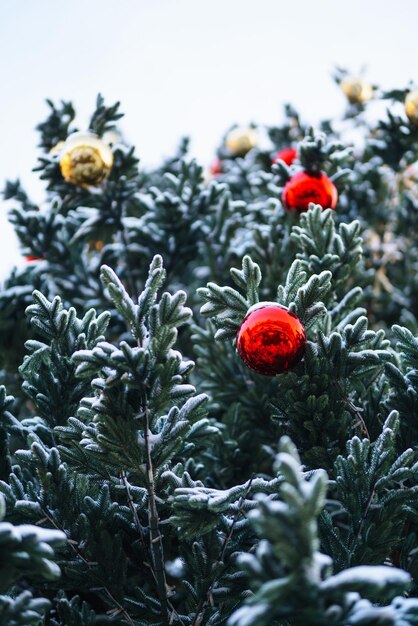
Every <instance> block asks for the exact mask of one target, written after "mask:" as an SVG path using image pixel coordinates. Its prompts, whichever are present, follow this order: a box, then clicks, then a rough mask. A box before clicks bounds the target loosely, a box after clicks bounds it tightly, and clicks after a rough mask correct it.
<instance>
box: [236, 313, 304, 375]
mask: <svg viewBox="0 0 418 626" xmlns="http://www.w3.org/2000/svg"><path fill="white" fill-rule="evenodd" d="M305 346H306V332H305V329H304V327H303V325H302V323H301V321H300V320H299V318H298V317H297V315H295V314H294V313H291V312H290V311H289V310H288V309H287V308H286V307H284V306H282V305H281V304H277V302H260V303H258V304H255V305H254V306H252V307H251V308H250V309H249V310H248V313H247V315H246V316H245V318H244V320H243V322H242V324H241V326H240V328H239V330H238V333H237V350H238V354H239V355H240V357H241V359H242V360H243V361H244V363H245V364H246V365H247V367H249V368H250V369H252V370H254V371H255V372H257V373H258V374H264V376H275V375H276V374H281V373H283V372H286V371H288V370H289V369H290V368H292V367H294V366H295V365H296V364H297V363H299V361H300V360H301V359H302V357H303V355H304V353H305Z"/></svg>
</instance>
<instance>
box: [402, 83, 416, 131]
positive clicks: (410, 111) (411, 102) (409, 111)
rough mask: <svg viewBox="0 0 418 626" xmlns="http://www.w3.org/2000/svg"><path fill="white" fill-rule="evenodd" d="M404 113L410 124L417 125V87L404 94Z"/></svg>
mask: <svg viewBox="0 0 418 626" xmlns="http://www.w3.org/2000/svg"><path fill="white" fill-rule="evenodd" d="M405 113H406V115H407V118H408V119H409V121H410V122H411V124H414V126H418V89H417V90H416V91H410V92H409V94H408V95H407V96H406V98H405Z"/></svg>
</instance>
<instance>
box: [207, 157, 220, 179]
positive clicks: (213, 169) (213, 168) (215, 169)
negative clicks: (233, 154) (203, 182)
mask: <svg viewBox="0 0 418 626" xmlns="http://www.w3.org/2000/svg"><path fill="white" fill-rule="evenodd" d="M209 172H210V173H211V174H212V176H219V174H222V161H221V159H214V160H213V161H212V163H211V164H210V166H209Z"/></svg>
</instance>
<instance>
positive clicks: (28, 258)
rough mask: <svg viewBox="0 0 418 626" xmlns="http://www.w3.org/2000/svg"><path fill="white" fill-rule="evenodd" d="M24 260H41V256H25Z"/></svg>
mask: <svg viewBox="0 0 418 626" xmlns="http://www.w3.org/2000/svg"><path fill="white" fill-rule="evenodd" d="M25 260H26V261H27V262H28V263H30V262H31V261H43V258H42V257H40V256H27V257H25Z"/></svg>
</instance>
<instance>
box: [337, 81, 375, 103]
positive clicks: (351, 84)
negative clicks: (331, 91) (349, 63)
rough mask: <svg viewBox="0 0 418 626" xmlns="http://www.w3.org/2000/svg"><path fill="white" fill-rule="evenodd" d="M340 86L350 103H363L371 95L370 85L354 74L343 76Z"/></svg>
mask: <svg viewBox="0 0 418 626" xmlns="http://www.w3.org/2000/svg"><path fill="white" fill-rule="evenodd" d="M340 87H341V91H342V92H343V94H344V95H345V96H346V97H347V100H348V101H349V102H350V104H364V103H365V102H367V101H368V100H370V99H371V98H372V97H373V88H372V86H371V85H369V83H366V81H365V80H363V79H362V78H357V77H356V76H346V77H345V78H343V79H342V81H341V83H340Z"/></svg>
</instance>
